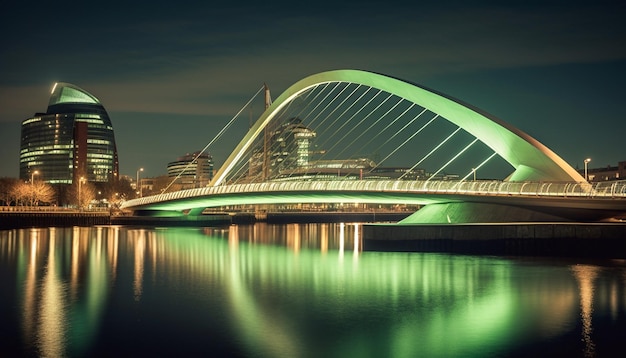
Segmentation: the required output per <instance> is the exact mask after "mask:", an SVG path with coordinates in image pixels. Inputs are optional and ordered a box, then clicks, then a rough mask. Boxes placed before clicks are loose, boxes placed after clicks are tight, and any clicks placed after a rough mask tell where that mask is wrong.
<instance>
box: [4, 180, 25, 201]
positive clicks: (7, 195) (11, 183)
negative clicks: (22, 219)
mask: <svg viewBox="0 0 626 358" xmlns="http://www.w3.org/2000/svg"><path fill="white" fill-rule="evenodd" d="M20 182H21V180H19V179H16V178H0V205H11V203H12V202H13V201H14V198H13V191H14V187H15V186H16V185H18V184H19V183H20Z"/></svg>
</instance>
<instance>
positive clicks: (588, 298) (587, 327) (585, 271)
mask: <svg viewBox="0 0 626 358" xmlns="http://www.w3.org/2000/svg"><path fill="white" fill-rule="evenodd" d="M572 271H573V272H574V277H575V278H576V281H578V286H579V287H580V310H581V312H580V316H581V319H582V324H583V329H582V333H581V334H582V340H583V342H584V343H585V349H584V351H583V353H584V354H585V357H594V356H595V344H594V343H593V340H592V337H591V333H592V332H593V327H592V325H591V317H592V316H593V293H594V287H593V286H594V281H595V279H596V277H597V276H598V271H599V269H598V267H596V266H589V265H576V266H573V267H572Z"/></svg>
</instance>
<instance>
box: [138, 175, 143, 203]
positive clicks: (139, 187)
mask: <svg viewBox="0 0 626 358" xmlns="http://www.w3.org/2000/svg"><path fill="white" fill-rule="evenodd" d="M139 172H143V168H139V169H137V193H138V194H139V197H140V198H141V182H140V181H139Z"/></svg>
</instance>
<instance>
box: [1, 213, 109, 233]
mask: <svg viewBox="0 0 626 358" xmlns="http://www.w3.org/2000/svg"><path fill="white" fill-rule="evenodd" d="M109 224H111V215H110V214H109V212H108V211H89V212H87V211H12V212H0V229H17V228H28V227H68V226H93V225H109Z"/></svg>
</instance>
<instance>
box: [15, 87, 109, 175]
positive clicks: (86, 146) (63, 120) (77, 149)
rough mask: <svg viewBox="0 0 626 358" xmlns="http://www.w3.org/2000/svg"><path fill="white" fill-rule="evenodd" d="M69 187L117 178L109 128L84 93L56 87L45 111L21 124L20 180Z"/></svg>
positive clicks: (99, 109)
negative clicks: (79, 182) (31, 180)
mask: <svg viewBox="0 0 626 358" xmlns="http://www.w3.org/2000/svg"><path fill="white" fill-rule="evenodd" d="M34 174H36V175H37V178H38V179H39V180H43V181H45V182H48V183H50V184H72V183H75V182H78V180H80V178H85V180H86V181H88V182H93V183H104V182H111V181H113V180H116V179H117V178H118V175H119V163H118V158H117V148H116V145H115V137H114V134H113V125H112V124H111V120H110V119H109V115H108V114H107V112H106V110H105V109H104V107H103V106H102V104H101V103H100V101H99V100H98V99H97V98H96V97H94V96H93V95H92V94H90V93H88V92H87V91H85V90H83V89H81V88H79V87H77V86H75V85H72V84H69V83H56V84H55V85H54V87H53V88H52V94H51V96H50V101H49V103H48V109H47V111H46V112H45V113H36V114H35V115H34V116H33V117H32V118H29V119H26V120H24V121H23V122H22V133H21V144H20V178H21V179H24V180H30V178H31V177H32V176H33V175H34Z"/></svg>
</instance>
